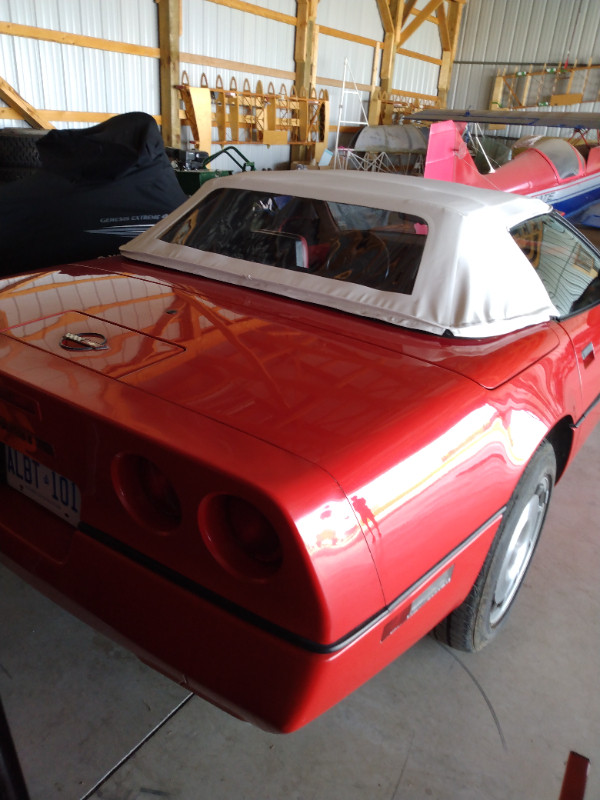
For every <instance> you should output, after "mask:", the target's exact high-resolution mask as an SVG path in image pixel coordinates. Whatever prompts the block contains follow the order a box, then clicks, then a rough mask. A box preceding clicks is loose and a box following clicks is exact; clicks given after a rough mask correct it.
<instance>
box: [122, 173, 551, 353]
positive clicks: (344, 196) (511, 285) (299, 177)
mask: <svg viewBox="0 0 600 800" xmlns="http://www.w3.org/2000/svg"><path fill="white" fill-rule="evenodd" d="M225 187H226V188H228V189H232V188H233V189H240V190H252V191H264V192H271V193H279V194H282V195H294V196H298V197H309V198H317V199H321V200H325V201H334V202H337V203H349V204H354V205H359V206H369V207H373V208H380V209H387V210H393V211H401V212H405V213H408V214H411V215H415V216H418V217H421V218H422V219H424V220H425V221H426V222H427V225H428V235H427V239H426V243H425V249H424V251H423V257H422V260H421V264H420V266H419V271H418V274H417V277H416V281H415V284H414V288H413V291H412V293H411V294H400V293H397V292H388V291H383V290H380V289H372V288H369V287H365V286H361V285H358V284H355V283H350V282H346V281H338V280H332V279H331V278H329V277H324V276H321V275H312V274H308V273H305V272H299V271H292V270H286V269H280V268H278V267H274V266H269V265H266V264H259V263H255V262H251V261H245V260H240V259H235V258H231V257H229V256H224V255H221V254H217V253H212V252H206V251H203V250H198V249H195V248H192V247H188V246H186V245H182V244H176V243H172V242H167V241H163V240H161V238H160V237H161V236H162V235H163V234H164V233H165V232H166V231H167V230H169V229H170V228H171V227H172V226H173V225H174V223H176V222H177V220H179V219H181V218H182V217H184V216H185V215H186V214H188V212H189V211H190V210H191V209H193V208H194V206H195V205H196V204H197V203H198V202H199V200H201V199H202V198H204V197H206V196H207V195H209V194H210V193H211V192H214V191H216V190H218V189H222V188H225ZM549 210H550V208H549V206H548V205H546V203H543V202H541V201H540V200H534V199H531V198H527V197H521V196H520V195H513V194H509V193H504V192H492V191H488V190H486V189H476V188H473V187H471V186H465V185H462V184H456V183H447V182H445V181H444V182H442V181H432V180H426V179H424V178H411V177H405V176H399V175H390V174H381V173H377V174H374V173H364V172H353V171H343V170H322V171H321V170H297V171H291V172H288V171H285V172H251V173H241V174H238V175H233V176H231V177H227V178H216V179H214V180H210V181H208V182H206V183H205V184H204V186H203V187H202V188H201V189H200V190H199V191H198V192H196V194H195V195H194V196H193V197H191V198H190V199H189V200H188V201H187V202H186V203H184V204H183V205H182V206H180V207H179V208H178V209H176V210H175V211H173V212H172V213H171V214H170V215H169V216H168V217H165V219H163V220H161V221H160V222H159V223H157V224H156V225H155V226H154V227H153V228H151V229H150V230H149V231H147V232H146V233H143V234H141V235H140V236H138V237H137V238H136V239H133V240H132V241H131V242H129V243H128V244H127V245H125V246H123V247H121V252H122V253H123V255H125V256H128V257H130V258H133V259H136V260H140V261H146V262H147V263H152V264H158V265H161V266H164V267H168V268H170V269H176V270H180V271H184V272H191V273H195V274H198V275H203V276H205V277H208V278H212V279H215V280H220V281H225V282H228V283H234V284H237V285H240V286H246V287H250V288H252V289H259V290H262V291H266V292H271V293H275V294H283V295H285V296H286V297H292V298H294V299H297V300H300V301H304V302H310V303H317V304H319V305H326V306H328V307H330V308H337V309H340V310H342V311H346V312H349V313H353V314H357V315H360V316H365V317H370V318H374V319H380V320H383V321H385V322H388V323H392V324H394V325H399V326H402V327H408V328H415V329H418V330H423V331H428V332H431V333H436V334H443V333H447V332H450V333H452V334H454V335H455V336H463V337H470V338H481V337H490V336H498V335H501V334H505V333H509V332H511V331H515V330H519V329H520V328H524V327H527V326H529V325H534V324H537V323H540V322H544V321H547V320H549V319H550V318H552V317H556V316H558V312H557V310H556V308H555V306H554V305H553V303H552V301H551V300H550V298H549V296H548V293H547V291H546V289H545V288H544V285H543V284H542V282H541V280H540V279H539V277H538V276H537V274H536V272H535V270H534V268H533V267H532V265H531V264H530V262H529V261H528V259H527V258H526V256H525V255H524V254H523V252H522V251H521V249H520V248H519V246H518V245H517V243H516V242H515V241H514V239H513V237H512V236H511V235H510V233H509V230H510V228H512V227H513V226H515V225H517V224H519V223H521V222H523V221H524V220H526V219H530V218H532V217H536V216H539V215H541V214H545V213H547V212H548V211H549Z"/></svg>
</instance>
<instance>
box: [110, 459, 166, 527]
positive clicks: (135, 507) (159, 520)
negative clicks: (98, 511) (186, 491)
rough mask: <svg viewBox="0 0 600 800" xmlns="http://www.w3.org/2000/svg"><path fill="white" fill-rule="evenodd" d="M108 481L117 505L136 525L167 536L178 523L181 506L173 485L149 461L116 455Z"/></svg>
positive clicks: (158, 468)
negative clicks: (121, 505) (119, 505)
mask: <svg viewBox="0 0 600 800" xmlns="http://www.w3.org/2000/svg"><path fill="white" fill-rule="evenodd" d="M112 479H113V485H114V487H115V491H116V492H117V495H118V496H119V499H120V500H121V503H122V504H123V505H124V507H125V509H126V510H127V511H128V512H129V514H130V515H131V516H132V517H133V518H134V519H135V520H136V522H138V523H139V524H140V525H143V526H144V527H146V528H150V529H151V530H155V531H157V532H158V533H168V532H169V531H171V530H173V529H174V528H176V527H177V526H178V525H179V523H180V522H181V506H180V504H179V498H178V497H177V493H176V491H175V489H174V487H173V484H172V483H171V481H170V480H169V478H168V477H167V476H166V475H165V473H164V472H163V471H162V470H161V469H160V467H158V466H157V465H156V464H154V463H153V462H152V461H150V460H149V459H147V458H145V457H144V456H139V455H134V454H131V453H124V454H121V455H119V456H117V457H116V458H115V460H114V462H113V469H112Z"/></svg>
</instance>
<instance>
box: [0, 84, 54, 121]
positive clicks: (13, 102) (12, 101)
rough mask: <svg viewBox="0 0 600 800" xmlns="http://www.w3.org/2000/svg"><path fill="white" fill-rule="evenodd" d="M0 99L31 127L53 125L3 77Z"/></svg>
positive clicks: (0, 85)
mask: <svg viewBox="0 0 600 800" xmlns="http://www.w3.org/2000/svg"><path fill="white" fill-rule="evenodd" d="M0 100H3V101H4V102H5V103H6V104H7V105H8V106H10V107H11V108H12V109H13V110H14V111H16V112H17V114H18V115H19V118H20V119H24V120H25V122H28V123H29V124H30V125H31V127H32V128H39V129H41V130H47V129H49V128H53V127H54V125H52V124H51V123H50V122H48V121H47V120H45V119H44V118H43V117H42V116H40V114H39V113H38V110H37V109H36V108H34V107H33V106H32V105H31V104H30V103H28V102H27V100H25V99H24V98H22V97H21V95H20V94H19V93H18V92H17V91H16V90H15V89H13V87H12V86H11V85H10V83H8V81H5V80H4V78H0Z"/></svg>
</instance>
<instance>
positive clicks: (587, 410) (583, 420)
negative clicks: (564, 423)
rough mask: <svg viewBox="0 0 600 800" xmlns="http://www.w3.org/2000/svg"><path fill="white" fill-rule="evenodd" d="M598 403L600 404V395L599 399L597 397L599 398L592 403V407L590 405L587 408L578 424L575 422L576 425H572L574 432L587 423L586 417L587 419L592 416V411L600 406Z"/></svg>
mask: <svg viewBox="0 0 600 800" xmlns="http://www.w3.org/2000/svg"><path fill="white" fill-rule="evenodd" d="M598 403H600V394H599V395H598V397H597V398H596V399H595V400H594V402H593V403H591V404H590V405H589V406H588V407H587V408H586V410H585V411H584V412H583V414H582V415H581V416H580V417H579V419H578V420H577V422H574V423H573V424H572V425H571V427H572V428H573V429H574V430H576V429H577V428H579V426H580V425H582V424H583V423H584V422H585V418H586V417H587V416H588V415H589V414H591V413H592V411H593V410H594V409H595V408H596V406H597V405H598Z"/></svg>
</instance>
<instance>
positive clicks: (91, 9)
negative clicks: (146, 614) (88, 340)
mask: <svg viewBox="0 0 600 800" xmlns="http://www.w3.org/2000/svg"><path fill="white" fill-rule="evenodd" d="M256 5H258V6H260V7H262V8H266V9H269V10H271V11H273V12H277V13H279V14H283V15H287V16H289V17H290V18H294V17H295V16H296V13H297V8H296V2H295V0H258V2H256ZM425 5H426V0H419V1H418V3H417V5H416V9H417V10H418V9H421V8H424V7H425ZM182 13H183V25H182V38H181V42H180V47H181V52H182V53H190V54H192V55H194V56H200V57H204V58H205V61H206V62H207V63H204V64H198V63H196V62H197V60H195V61H193V62H189V61H188V62H186V61H185V59H182V65H181V66H182V69H185V70H186V71H187V73H188V76H189V79H190V83H191V84H192V85H197V84H199V82H200V80H201V77H202V74H204V75H205V76H206V80H207V82H208V85H209V86H212V85H214V84H215V82H216V79H217V75H220V76H221V78H222V80H223V84H224V85H225V86H226V87H228V86H229V84H230V81H231V80H232V78H233V79H235V81H236V83H237V86H238V87H239V88H241V86H242V85H243V82H244V80H245V79H247V80H248V81H249V83H250V86H251V88H252V89H254V88H255V87H256V82H257V81H258V80H261V81H262V84H263V87H264V88H265V90H266V89H267V87H268V85H269V83H271V82H272V83H273V85H274V87H275V89H276V90H279V87H280V85H281V84H282V83H284V84H285V86H286V88H287V89H288V90H289V89H290V88H291V85H292V76H293V73H294V69H295V64H294V43H295V32H296V29H295V25H294V24H289V22H285V21H278V20H273V19H267V18H265V17H262V16H258V15H256V14H252V13H248V12H246V11H242V10H237V9H234V8H229V7H227V6H225V5H219V4H218V3H216V2H210V0H183V3H182ZM0 21H5V22H10V23H15V24H18V25H29V26H34V27H38V28H43V29H49V30H55V31H62V32H66V33H69V34H75V35H82V36H88V37H97V38H99V39H109V40H113V41H115V42H125V43H128V44H130V45H133V46H139V47H142V48H150V50H149V51H147V52H146V53H144V54H141V55H133V54H128V53H120V52H109V51H107V50H102V49H93V48H90V47H83V46H77V45H74V44H62V43H59V42H49V41H40V40H38V39H35V38H28V37H24V36H11V35H6V34H0V76H2V77H3V78H5V80H6V81H8V83H9V84H10V85H11V86H13V87H14V88H15V89H16V90H17V92H19V94H21V96H22V97H24V98H25V99H26V100H27V101H28V102H29V103H31V104H32V105H33V106H34V107H36V108H41V109H50V110H59V111H66V112H75V113H77V112H79V113H84V112H87V113H122V112H124V111H131V110H142V111H146V112H148V113H150V114H153V115H158V114H159V113H160V102H159V67H158V58H157V48H158V31H157V5H156V2H155V0H0ZM317 24H318V25H319V26H320V27H321V29H322V30H321V33H320V35H319V41H318V62H317V76H318V78H317V84H318V85H317V90H318V91H319V90H321V89H326V90H327V91H328V92H329V95H330V100H331V120H330V122H331V126H332V133H331V137H330V145H331V144H332V142H333V140H334V138H335V133H334V130H335V127H336V124H337V121H338V116H339V114H340V108H342V111H341V116H342V119H344V120H353V121H354V120H359V119H361V108H360V106H361V104H362V106H363V108H364V109H365V111H366V110H367V109H366V106H367V102H368V99H369V92H368V87H370V86H371V85H372V82H373V74H374V65H376V64H377V63H378V62H377V59H378V56H379V53H378V50H379V48H380V43H381V42H382V40H383V29H382V25H381V21H380V17H379V12H378V8H377V0H361V2H358V1H356V2H344V0H320V2H319V6H318V16H317ZM336 31H338V32H342V35H341V36H340V35H335V32H336ZM599 31H600V2H598V0H468V3H467V5H466V7H465V10H464V14H463V20H462V29H461V36H460V42H459V47H458V52H457V56H456V64H455V69H454V73H453V81H452V88H451V92H450V98H449V105H450V106H453V107H457V108H460V107H487V106H488V104H489V101H490V97H491V91H492V85H493V80H494V78H495V76H496V74H497V73H498V72H499V71H501V70H503V69H506V70H513V69H517V68H518V67H523V66H524V67H527V66H528V65H530V64H536V63H542V64H543V63H549V64H556V63H559V62H561V61H564V59H565V58H566V57H567V56H568V58H569V61H570V63H572V62H573V61H575V60H576V59H577V60H578V61H579V63H580V64H581V63H587V60H588V59H589V58H596V59H598V57H599V54H600V33H599ZM343 34H349V35H350V36H353V37H354V38H359V39H360V41H351V40H348V39H347V38H342V36H343ZM405 46H406V47H407V48H409V49H410V50H412V51H415V52H418V53H421V54H424V55H426V56H428V57H429V58H434V59H436V58H437V59H439V58H440V57H441V44H440V37H439V31H438V29H437V25H435V24H434V23H432V22H426V23H425V24H423V25H422V26H421V27H420V28H419V29H418V30H417V31H416V32H415V33H414V34H413V36H411V37H410V39H409V40H408V42H407V43H406V45H405ZM215 62H216V63H215ZM345 64H347V66H348V68H349V70H350V71H351V76H352V78H353V80H354V81H355V82H356V83H357V84H358V85H359V89H360V91H359V93H358V95H353V94H347V95H346V96H345V100H346V102H345V103H344V104H343V106H342V93H341V89H340V86H339V84H340V81H341V80H342V77H343V74H344V65H345ZM438 76H439V66H438V65H437V64H435V63H431V62H430V61H419V60H415V59H414V58H409V57H406V56H397V58H396V64H395V72H394V79H393V85H394V86H395V87H396V88H398V89H403V90H405V91H409V92H418V93H423V94H430V95H436V94H437V82H438ZM348 77H349V79H350V73H348ZM378 80H379V78H378V75H377V73H376V74H375V83H378ZM349 86H350V88H353V84H352V80H349ZM0 105H2V104H0ZM0 110H1V109H0ZM585 110H600V104H598V103H596V104H594V105H593V106H592V107H591V108H589V109H588V108H586V109H585ZM54 124H56V126H57V127H67V126H68V127H75V126H83V125H86V124H90V121H89V120H88V121H86V122H81V121H73V120H65V119H63V120H60V119H57V121H55V123H54ZM0 125H7V126H10V125H16V126H22V125H24V123H23V122H21V121H17V120H13V119H10V118H6V117H4V118H2V119H0ZM247 148H248V149H249V151H250V152H249V153H248V156H249V157H250V158H251V159H252V160H254V161H255V162H256V163H257V166H258V167H261V168H262V167H277V166H279V165H282V164H285V163H287V161H288V159H289V148H288V147H283V146H278V147H276V146H273V147H271V148H268V149H267V148H266V147H264V146H261V145H247ZM217 166H218V165H217Z"/></svg>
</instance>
